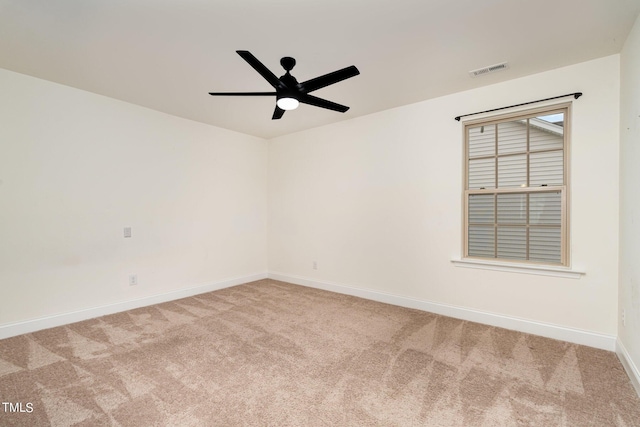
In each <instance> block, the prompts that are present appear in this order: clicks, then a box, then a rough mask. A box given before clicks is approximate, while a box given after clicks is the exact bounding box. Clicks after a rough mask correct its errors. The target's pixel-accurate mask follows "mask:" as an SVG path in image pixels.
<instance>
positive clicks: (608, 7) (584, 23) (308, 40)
mask: <svg viewBox="0 0 640 427" xmlns="http://www.w3.org/2000/svg"><path fill="white" fill-rule="evenodd" d="M639 13H640V0H535V1H534V0H0V67H2V68H6V69H8V70H12V71H17V72H20V73H24V74H28V75H32V76H35V77H40V78H43V79H46V80H50V81H54V82H58V83H62V84H65V85H68V86H73V87H76V88H80V89H84V90H87V91H91V92H95V93H98V94H102V95H106V96H109V97H113V98H116V99H120V100H123V101H126V102H130V103H133V104H138V105H142V106H145V107H148V108H152V109H154V110H159V111H163V112H166V113H169V114H173V115H175V116H180V117H184V118H188V119H192V120H196V121H199V122H203V123H209V124H212V125H215V126H219V127H223V128H227V129H232V130H236V131H238V132H243V133H246V134H251V135H256V136H260V137H264V138H271V137H274V136H278V135H283V134H287V133H292V132H296V131H300V130H304V129H308V128H312V127H316V126H321V125H324V124H328V123H333V122H337V121H340V120H345V119H349V118H353V117H357V116H361V115H365V114H369V113H373V112H376V111H381V110H385V109H389V108H393V107H397V106H400V105H406V104H410V103H414V102H418V101H421V100H425V99H429V98H433V97H437V96H442V95H446V94H449V93H454V92H458V91H461V90H466V89H471V88H474V87H478V86H482V85H487V84H491V83H496V82H499V81H503V80H509V79H513V78H517V77H521V76H525V75H528V74H533V73H538V72H541V71H545V70H549V69H553V68H557V67H561V66H565V65H570V64H574V63H578V62H582V61H586V60H589V59H593V58H598V57H602V56H606V55H610V54H615V53H619V52H620V50H621V48H622V45H623V43H624V41H625V38H626V37H627V34H628V33H629V31H630V29H631V27H632V25H633V23H634V21H635V19H636V17H637V16H638V14H639ZM236 50H249V51H251V52H252V53H253V54H254V55H255V56H256V57H257V58H258V59H259V60H261V61H262V62H263V63H264V64H265V65H266V66H267V67H269V68H270V69H271V70H272V71H273V72H274V73H275V74H276V75H278V76H279V75H281V74H283V70H282V68H281V67H280V64H279V61H280V58H281V57H283V56H293V57H294V58H296V60H297V66H296V67H295V69H294V70H293V72H292V74H293V75H294V76H296V77H297V79H298V80H299V81H304V80H308V79H310V78H313V77H316V76H318V75H321V74H325V73H328V72H331V71H334V70H337V69H339V68H343V67H346V66H349V65H356V66H357V67H358V68H359V70H360V72H361V74H360V75H359V76H357V77H354V78H351V79H348V80H345V81H343V82H340V83H337V84H335V85H333V86H330V87H327V88H323V89H320V90H318V91H317V92H314V95H316V96H320V97H322V98H326V99H329V100H331V101H334V102H338V103H340V104H345V105H348V106H350V107H351V109H350V110H349V111H348V112H347V113H345V114H341V113H337V112H334V111H329V110H324V109H320V108H317V107H312V106H307V105H301V106H300V108H298V109H297V110H295V111H289V112H287V113H286V114H285V115H284V117H283V118H282V119H281V120H271V114H272V112H273V107H274V102H275V99H274V98H271V97H255V98H253V97H252V98H246V97H238V98H230V97H212V96H209V95H208V94H207V93H208V92H210V91H270V90H271V89H272V88H271V86H270V85H269V84H268V83H267V82H266V81H265V80H264V79H263V78H262V77H261V76H260V75H259V74H258V73H257V72H256V71H254V70H253V69H252V68H251V67H250V66H249V65H248V64H247V63H246V62H245V61H244V60H243V59H242V58H240V57H239V56H238V55H237V54H236V53H235V51H236ZM503 61H508V62H509V66H510V68H509V69H508V70H506V71H501V72H498V73H495V74H491V75H486V76H483V77H479V78H475V79H473V78H470V77H469V75H468V71H470V70H473V69H477V68H481V67H484V66H488V65H493V64H496V63H499V62H503ZM544 95H548V94H544ZM551 95H553V94H551ZM0 96H1V95H0ZM524 101H526V100H524ZM461 113H464V111H461Z"/></svg>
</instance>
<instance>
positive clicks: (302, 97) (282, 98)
mask: <svg viewBox="0 0 640 427" xmlns="http://www.w3.org/2000/svg"><path fill="white" fill-rule="evenodd" d="M236 52H237V53H238V55H240V56H241V57H242V59H244V60H245V61H247V62H248V63H249V65H251V66H252V67H253V68H254V69H255V70H256V71H257V72H258V73H260V75H261V76H262V77H264V78H265V80H266V81H268V82H269V84H270V85H271V86H273V88H274V89H275V90H276V91H275V92H209V95H213V96H274V95H275V97H276V108H275V110H274V111H273V116H272V117H271V119H272V120H277V119H279V118H281V117H282V115H283V114H284V112H285V111H286V110H294V109H296V108H298V105H299V104H300V103H301V102H302V103H303V104H309V105H315V106H316V107H321V108H326V109H328V110H334V111H339V112H341V113H344V112H345V111H347V110H348V109H349V107H347V106H345V105H340V104H337V103H335V102H331V101H327V100H326V99H322V98H318V97H317V96H313V95H309V92H313V91H314V90H318V89H321V88H323V87H326V86H329V85H332V84H334V83H338V82H340V81H342V80H346V79H348V78H351V77H354V76H357V75H358V74H360V71H358V69H357V68H356V67H355V66H354V65H351V66H350V67H346V68H343V69H341V70H338V71H334V72H332V73H328V74H324V75H322V76H319V77H316V78H314V79H310V80H307V81H305V82H302V83H298V81H297V80H296V78H295V77H293V76H292V75H291V73H289V72H290V71H291V70H292V69H293V67H294V66H295V65H296V60H295V59H293V58H291V57H289V56H285V57H284V58H282V59H281V60H280V65H282V68H284V69H285V71H286V73H285V74H284V75H283V76H282V77H280V78H277V77H276V76H275V74H273V73H272V72H271V71H269V69H268V68H267V67H265V65H264V64H263V63H262V62H260V61H259V60H258V58H256V57H255V56H253V54H252V53H251V52H249V51H247V50H237V51H236Z"/></svg>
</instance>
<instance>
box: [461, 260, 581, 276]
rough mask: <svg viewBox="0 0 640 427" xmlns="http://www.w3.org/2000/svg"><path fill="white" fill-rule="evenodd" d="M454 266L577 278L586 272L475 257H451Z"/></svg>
mask: <svg viewBox="0 0 640 427" xmlns="http://www.w3.org/2000/svg"><path fill="white" fill-rule="evenodd" d="M451 262H452V263H453V265H455V266H456V267H465V268H479V269H483V270H495V271H508V272H512V273H522V274H537V275H540V276H553V277H564V278H569V279H579V278H580V277H582V276H583V275H585V274H586V272H584V271H579V270H574V269H571V268H569V267H551V266H546V265H530V264H518V263H510V262H500V261H484V260H476V259H452V260H451Z"/></svg>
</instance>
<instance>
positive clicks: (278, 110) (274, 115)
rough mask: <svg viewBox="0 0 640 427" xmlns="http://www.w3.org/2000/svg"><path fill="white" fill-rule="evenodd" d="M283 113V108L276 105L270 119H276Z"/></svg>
mask: <svg viewBox="0 0 640 427" xmlns="http://www.w3.org/2000/svg"><path fill="white" fill-rule="evenodd" d="M283 115H284V110H283V109H282V108H280V107H278V106H277V105H276V109H275V110H273V116H272V117H271V120H278V119H280V118H281V117H282V116H283Z"/></svg>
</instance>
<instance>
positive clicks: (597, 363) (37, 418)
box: [0, 280, 640, 427]
mask: <svg viewBox="0 0 640 427" xmlns="http://www.w3.org/2000/svg"><path fill="white" fill-rule="evenodd" d="M0 400H1V401H2V402H4V403H2V406H0V426H47V425H53V426H70V425H73V426H99V425H115V426H164V425H167V426H456V427H460V426H464V427H468V426H544V427H550V426H580V427H587V426H593V427H602V426H628V427H630V426H640V398H638V396H637V395H636V393H635V391H634V389H633V388H632V386H631V384H630V381H629V379H628V377H627V376H626V374H625V372H624V370H623V368H622V366H621V364H620V362H619V361H618V360H617V358H616V356H615V354H614V353H611V352H607V351H603V350H597V349H593V348H589V347H584V346H579V345H575V344H569V343H565V342H560V341H555V340H551V339H546V338H540V337H536V336H532V335H527V334H523V333H518V332H513V331H508V330H504V329H499V328H494V327H489V326H484V325H480V324H476V323H471V322H466V321H462V320H456V319H452V318H448V317H443V316H438V315H434V314H430V313H425V312H420V311H417V310H411V309H405V308H400V307H395V306H391V305H386V304H381V303H377V302H372V301H368V300H363V299H359V298H355V297H350V296H345V295H340V294H335V293H331V292H325V291H321V290H317V289H310V288H305V287H300V286H295V285H291V284H287V283H282V282H276V281H273V280H262V281H259V282H253V283H249V284H245V285H241V286H236V287H233V288H229V289H224V290H220V291H216V292H211V293H207V294H203V295H199V296H196V297H191V298H185V299H182V300H178V301H174V302H170V303H164V304H159V305H156V306H152V307H147V308H141V309H136V310H131V311H128V312H125V313H120V314H115V315H109V316H104V317H101V318H98V319H93V320H88V321H84V322H79V323H75V324H72V325H68V326H64V327H58V328H53V329H49V330H45V331H40V332H35V333H32V334H27V335H22V336H18V337H14V338H9V339H6V340H2V341H0ZM30 409H31V410H30ZM20 410H22V412H20ZM15 411H17V412H15Z"/></svg>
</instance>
